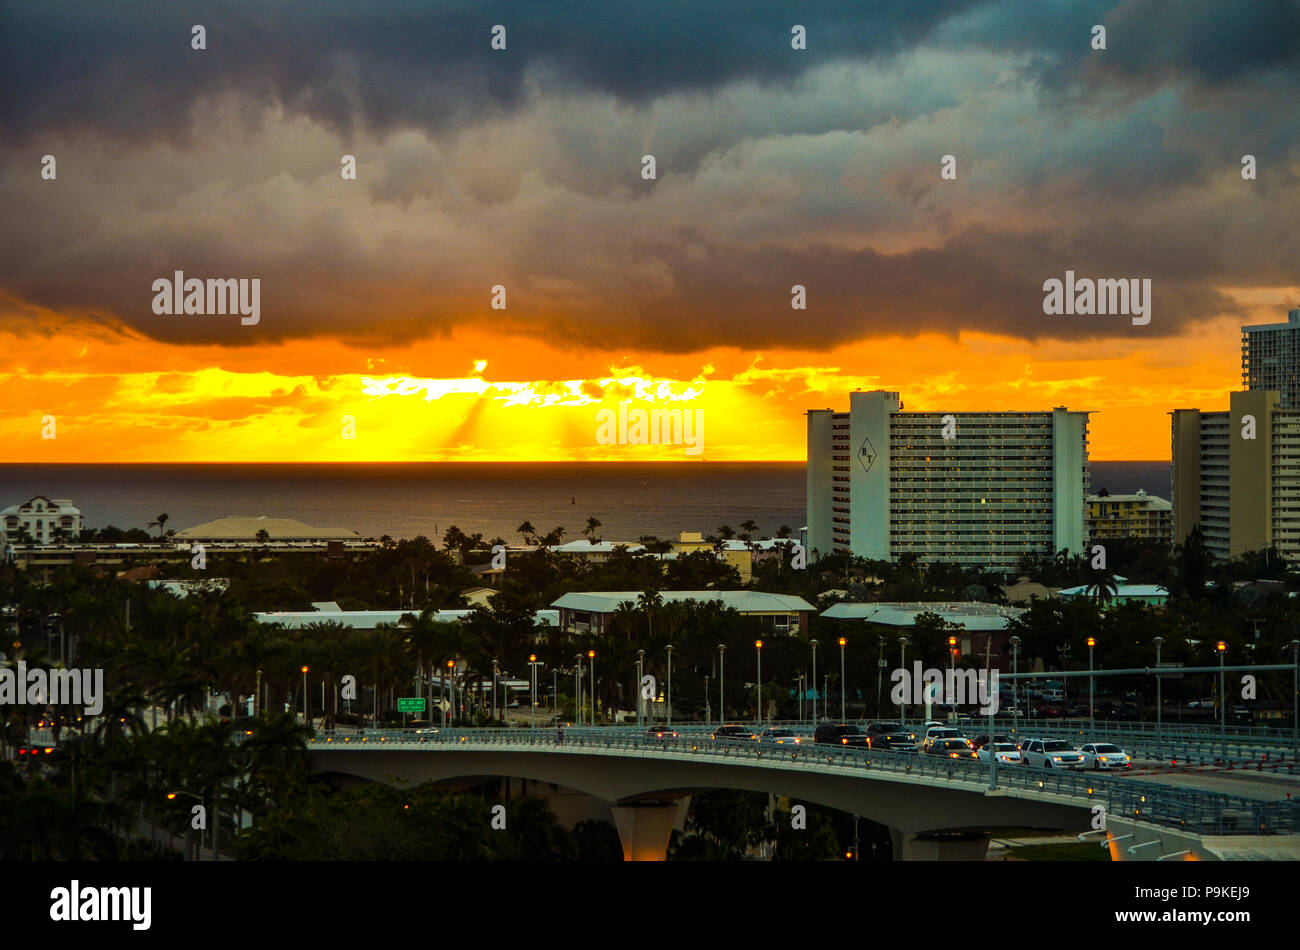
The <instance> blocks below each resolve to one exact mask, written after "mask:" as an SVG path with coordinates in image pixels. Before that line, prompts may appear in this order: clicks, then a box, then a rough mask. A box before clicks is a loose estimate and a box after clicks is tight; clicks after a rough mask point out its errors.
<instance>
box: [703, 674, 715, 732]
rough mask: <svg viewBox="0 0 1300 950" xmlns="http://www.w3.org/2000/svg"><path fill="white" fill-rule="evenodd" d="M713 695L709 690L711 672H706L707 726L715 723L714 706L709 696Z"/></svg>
mask: <svg viewBox="0 0 1300 950" xmlns="http://www.w3.org/2000/svg"><path fill="white" fill-rule="evenodd" d="M711 695H712V694H711V693H710V692H709V674H707V673H705V674H704V724H705V725H706V726H711V725H713V706H712V705H711V704H710V702H709V697H710V696H711Z"/></svg>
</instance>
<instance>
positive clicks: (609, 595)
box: [551, 590, 817, 614]
mask: <svg viewBox="0 0 1300 950" xmlns="http://www.w3.org/2000/svg"><path fill="white" fill-rule="evenodd" d="M643 593H644V591H639V590H613V591H610V590H598V591H571V592H570V593H567V594H565V595H564V596H563V597H561V598H560V599H559V600H556V601H555V602H553V603H552V604H551V606H552V607H556V608H566V609H568V610H585V611H588V612H589V613H597V614H612V613H613V612H614V611H616V610H617V609H618V608H619V605H620V604H631V605H632V606H634V607H635V606H636V603H637V600H638V599H639V598H640V597H641V595H642V594H643ZM659 596H660V597H662V598H663V600H664V602H665V603H676V602H680V601H685V600H698V601H708V602H714V603H720V604H722V606H723V607H727V608H733V609H735V610H738V611H740V612H741V613H797V612H799V611H813V610H816V609H817V608H815V607H814V606H813V605H812V604H810V603H808V601H806V600H804V599H803V598H802V597H795V596H793V595H791V594H768V593H764V592H763V591H757V590H661V591H659Z"/></svg>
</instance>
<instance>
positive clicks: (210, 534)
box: [176, 515, 361, 541]
mask: <svg viewBox="0 0 1300 950" xmlns="http://www.w3.org/2000/svg"><path fill="white" fill-rule="evenodd" d="M260 531H265V532H266V533H267V536H268V537H269V538H270V539H271V540H272V541H351V540H360V538H361V535H359V534H357V533H356V532H355V531H351V530H349V529H347V528H318V527H315V526H313V525H309V524H304V523H303V522H301V521H298V520H296V519H294V518H268V517H267V516H266V515H258V516H256V517H254V516H252V515H231V516H229V517H226V518H218V519H217V520H216V521H207V522H204V523H203V524H198V525H195V526H194V527H192V528H185V529H184V530H181V531H177V532H176V539H177V540H179V541H254V540H256V539H257V534H258V532H260Z"/></svg>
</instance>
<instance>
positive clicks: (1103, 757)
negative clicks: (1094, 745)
mask: <svg viewBox="0 0 1300 950" xmlns="http://www.w3.org/2000/svg"><path fill="white" fill-rule="evenodd" d="M1098 758H1100V759H1101V761H1103V762H1109V761H1110V759H1108V758H1106V757H1105V756H1104V755H1103V756H1099V757H1098Z"/></svg>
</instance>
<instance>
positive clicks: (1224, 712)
mask: <svg viewBox="0 0 1300 950" xmlns="http://www.w3.org/2000/svg"><path fill="white" fill-rule="evenodd" d="M1215 649H1216V650H1218V651H1219V737H1220V743H1221V749H1220V752H1219V757H1220V758H1219V761H1220V762H1222V763H1223V764H1224V765H1225V766H1226V765H1227V764H1228V694H1227V693H1226V692H1224V689H1225V686H1226V684H1227V680H1226V679H1225V674H1224V672H1223V657H1224V655H1225V654H1227V652H1228V644H1226V643H1224V642H1223V641H1222V640H1220V641H1219V642H1218V643H1217V644H1216V645H1215Z"/></svg>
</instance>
